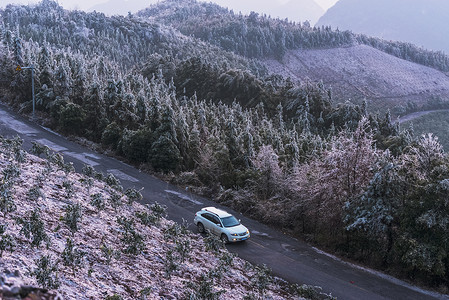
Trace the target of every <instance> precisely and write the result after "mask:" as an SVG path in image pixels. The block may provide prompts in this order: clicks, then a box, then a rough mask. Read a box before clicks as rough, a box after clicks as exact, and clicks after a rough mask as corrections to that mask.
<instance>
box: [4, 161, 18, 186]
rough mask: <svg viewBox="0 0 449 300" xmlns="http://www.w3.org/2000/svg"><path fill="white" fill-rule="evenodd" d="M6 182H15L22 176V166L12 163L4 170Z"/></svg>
mask: <svg viewBox="0 0 449 300" xmlns="http://www.w3.org/2000/svg"><path fill="white" fill-rule="evenodd" d="M2 175H3V181H4V182H9V181H11V182H13V181H14V180H15V179H16V178H17V177H19V176H20V167H19V166H18V165H16V164H10V165H8V166H7V167H6V168H5V169H3V171H2Z"/></svg>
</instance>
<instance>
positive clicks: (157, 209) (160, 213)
mask: <svg viewBox="0 0 449 300" xmlns="http://www.w3.org/2000/svg"><path fill="white" fill-rule="evenodd" d="M150 210H151V211H152V212H153V214H154V215H155V216H156V218H157V220H158V221H160V220H161V218H162V217H165V216H166V215H167V214H166V211H167V207H166V206H165V205H160V204H159V203H157V202H155V203H154V204H152V205H150Z"/></svg>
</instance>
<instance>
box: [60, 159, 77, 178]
mask: <svg viewBox="0 0 449 300" xmlns="http://www.w3.org/2000/svg"><path fill="white" fill-rule="evenodd" d="M62 170H63V171H64V173H65V175H66V176H67V175H69V174H70V173H73V172H75V167H74V166H73V163H72V162H68V163H66V164H64V165H63V166H62Z"/></svg>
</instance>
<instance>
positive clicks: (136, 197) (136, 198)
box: [125, 188, 143, 204]
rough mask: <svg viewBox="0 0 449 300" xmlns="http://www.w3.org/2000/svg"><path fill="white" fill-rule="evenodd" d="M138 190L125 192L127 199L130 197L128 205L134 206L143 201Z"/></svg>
mask: <svg viewBox="0 0 449 300" xmlns="http://www.w3.org/2000/svg"><path fill="white" fill-rule="evenodd" d="M140 191H141V190H140ZM140 191H138V190H136V189H134V188H133V189H127V190H126V191H125V195H126V197H128V204H132V203H133V202H135V201H141V200H142V199H143V196H142V193H141V192H140Z"/></svg>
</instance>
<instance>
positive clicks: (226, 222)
mask: <svg viewBox="0 0 449 300" xmlns="http://www.w3.org/2000/svg"><path fill="white" fill-rule="evenodd" d="M221 222H223V226H224V227H234V226H238V225H240V222H239V220H237V219H236V218H235V217H234V216H230V217H226V218H221Z"/></svg>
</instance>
